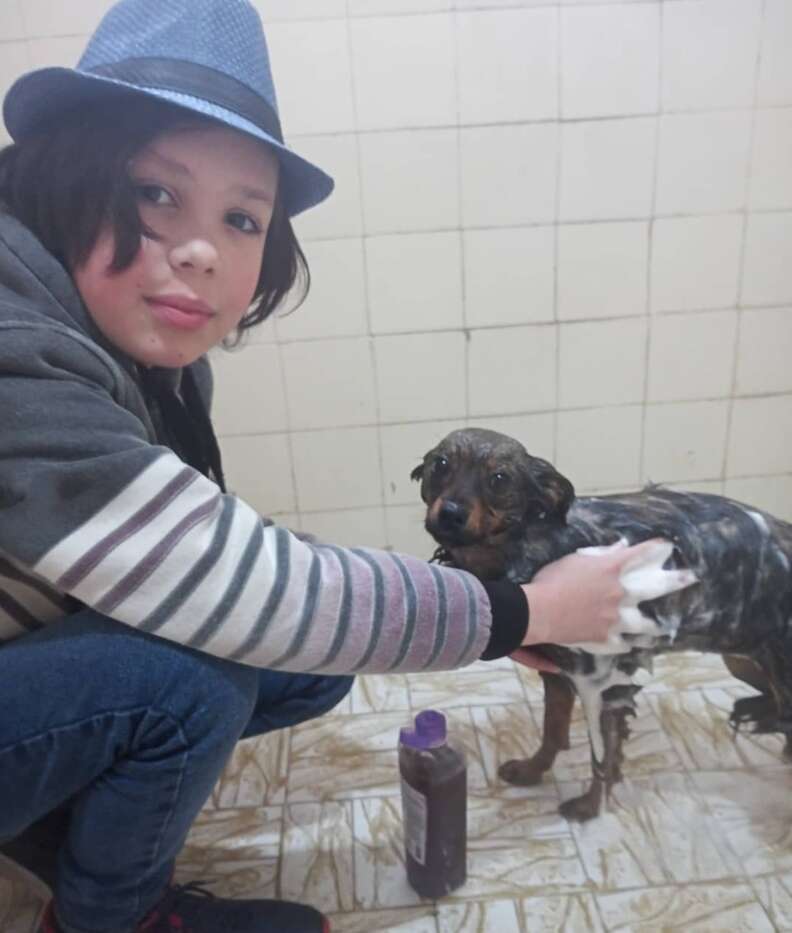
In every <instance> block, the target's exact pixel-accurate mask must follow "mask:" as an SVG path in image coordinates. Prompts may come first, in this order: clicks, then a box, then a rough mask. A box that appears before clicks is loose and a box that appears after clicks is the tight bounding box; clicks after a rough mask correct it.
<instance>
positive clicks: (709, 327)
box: [647, 310, 754, 402]
mask: <svg viewBox="0 0 792 933" xmlns="http://www.w3.org/2000/svg"><path fill="white" fill-rule="evenodd" d="M737 315H738V312H737V311H734V310H733V311H713V312H711V313H709V314H665V315H658V316H657V317H655V319H654V320H653V321H652V335H651V341H650V349H649V385H648V395H647V398H648V401H650V402H672V401H681V400H683V399H684V400H693V399H705V398H709V399H712V398H725V397H728V395H729V394H730V393H731V387H732V373H733V371H734V353H735V341H736V339H737ZM753 356H754V355H753V354H752V357H753Z"/></svg>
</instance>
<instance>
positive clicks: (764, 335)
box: [736, 308, 792, 395]
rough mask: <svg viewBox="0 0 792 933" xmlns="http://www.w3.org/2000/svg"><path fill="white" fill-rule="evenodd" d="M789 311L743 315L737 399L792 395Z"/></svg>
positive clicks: (769, 310) (791, 311)
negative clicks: (756, 396) (764, 395)
mask: <svg viewBox="0 0 792 933" xmlns="http://www.w3.org/2000/svg"><path fill="white" fill-rule="evenodd" d="M790 359H792V308H763V309H761V310H759V309H755V310H750V311H743V313H742V320H741V323H740V353H739V358H738V360H737V387H736V391H737V392H738V394H740V395H755V394H763V393H771V392H792V366H790Z"/></svg>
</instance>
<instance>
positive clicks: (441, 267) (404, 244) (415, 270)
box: [366, 230, 462, 334]
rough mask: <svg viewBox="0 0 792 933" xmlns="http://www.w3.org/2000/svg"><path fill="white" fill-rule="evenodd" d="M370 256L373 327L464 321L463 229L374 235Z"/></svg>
mask: <svg viewBox="0 0 792 933" xmlns="http://www.w3.org/2000/svg"><path fill="white" fill-rule="evenodd" d="M366 259H367V268H368V288H369V307H370V313H371V330H372V333H375V334H383V333H394V332H400V333H404V332H411V331H422V330H449V329H451V328H457V329H458V328H460V327H461V326H462V237H461V236H460V234H459V231H457V230H454V231H448V232H441V233H408V234H395V235H390V236H372V237H369V238H368V239H367V240H366ZM416 281H419V282H420V283H421V287H420V288H416V287H415V283H416Z"/></svg>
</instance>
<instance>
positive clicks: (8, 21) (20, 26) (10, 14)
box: [0, 0, 27, 42]
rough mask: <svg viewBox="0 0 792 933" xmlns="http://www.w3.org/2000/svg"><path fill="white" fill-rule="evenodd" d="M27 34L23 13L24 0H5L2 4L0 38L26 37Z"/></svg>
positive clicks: (5, 39)
mask: <svg viewBox="0 0 792 933" xmlns="http://www.w3.org/2000/svg"><path fill="white" fill-rule="evenodd" d="M26 36H27V32H26V29H25V20H24V17H23V15H22V0H5V3H3V5H2V6H0V40H1V41H3V42H10V41H11V40H12V39H24V38H25V37H26Z"/></svg>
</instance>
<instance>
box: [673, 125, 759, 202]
mask: <svg viewBox="0 0 792 933" xmlns="http://www.w3.org/2000/svg"><path fill="white" fill-rule="evenodd" d="M750 139H751V113H750V111H748V110H744V111H736V112H719V113H708V114H701V113H695V114H683V113H679V114H668V115H666V116H664V117H662V118H661V120H660V143H659V151H658V167H657V194H656V211H657V213H658V214H697V213H701V214H705V213H708V212H710V211H733V210H737V209H738V208H741V207H742V206H743V204H744V202H745V187H746V179H747V170H748V154H749V148H750Z"/></svg>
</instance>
